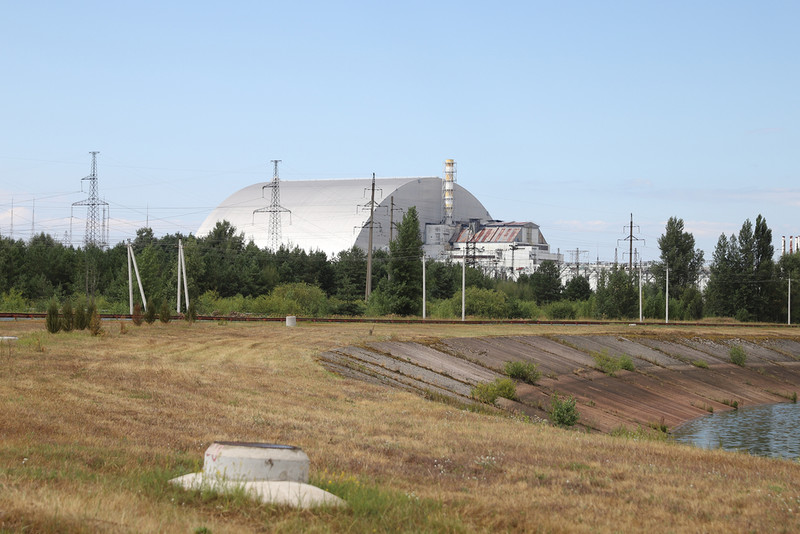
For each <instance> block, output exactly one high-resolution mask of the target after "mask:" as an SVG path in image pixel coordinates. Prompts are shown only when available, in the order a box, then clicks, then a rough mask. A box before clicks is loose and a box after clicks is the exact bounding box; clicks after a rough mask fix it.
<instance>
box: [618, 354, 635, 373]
mask: <svg viewBox="0 0 800 534" xmlns="http://www.w3.org/2000/svg"><path fill="white" fill-rule="evenodd" d="M618 361H619V366H620V368H621V369H625V370H626V371H635V370H636V367H634V365H633V359H632V358H631V357H630V356H628V355H627V354H621V355H620V357H619V358H618Z"/></svg>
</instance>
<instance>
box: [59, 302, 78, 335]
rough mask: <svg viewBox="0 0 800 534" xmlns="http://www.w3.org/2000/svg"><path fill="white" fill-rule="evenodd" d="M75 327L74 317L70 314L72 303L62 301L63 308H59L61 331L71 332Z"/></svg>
mask: <svg viewBox="0 0 800 534" xmlns="http://www.w3.org/2000/svg"><path fill="white" fill-rule="evenodd" d="M74 327H75V316H74V314H73V313H72V302H71V301H70V300H69V299H67V300H66V301H64V306H62V308H61V330H63V331H64V332H72V329H73V328H74Z"/></svg>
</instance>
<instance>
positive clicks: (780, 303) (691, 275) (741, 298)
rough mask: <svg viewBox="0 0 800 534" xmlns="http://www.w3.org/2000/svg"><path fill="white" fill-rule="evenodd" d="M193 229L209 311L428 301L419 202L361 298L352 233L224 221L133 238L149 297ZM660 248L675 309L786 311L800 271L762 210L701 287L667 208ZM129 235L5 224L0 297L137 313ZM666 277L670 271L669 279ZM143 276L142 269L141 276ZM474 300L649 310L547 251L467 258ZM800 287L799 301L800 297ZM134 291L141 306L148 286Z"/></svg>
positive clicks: (690, 241) (545, 307)
mask: <svg viewBox="0 0 800 534" xmlns="http://www.w3.org/2000/svg"><path fill="white" fill-rule="evenodd" d="M179 240H180V241H182V244H183V249H184V257H185V263H186V270H187V274H188V287H189V295H190V296H191V298H192V302H193V306H194V307H195V309H196V311H197V313H199V314H204V315H205V314H215V313H217V314H231V313H254V314H262V315H277V316H279V315H283V314H296V315H368V316H381V315H388V314H394V315H403V316H419V315H421V313H422V261H421V258H422V257H423V255H422V239H421V236H420V232H419V218H418V215H417V212H416V210H415V209H414V208H411V209H409V210H408V212H407V213H406V214H405V216H404V217H403V220H402V221H401V222H400V223H399V224H398V228H397V235H396V238H395V239H394V240H393V241H392V242H391V243H390V245H389V250H388V251H383V250H376V251H375V252H374V253H373V261H372V279H373V281H374V282H373V285H374V287H375V290H374V291H373V292H372V294H371V295H370V298H369V300H368V301H367V302H365V301H364V295H365V278H366V276H365V275H366V269H367V257H366V253H365V252H364V251H363V250H361V249H359V248H357V247H353V248H351V249H349V250H345V251H342V252H339V253H338V254H336V255H334V256H333V257H330V258H329V257H328V256H327V255H326V254H325V253H324V252H321V251H305V250H301V249H299V248H290V247H285V246H282V247H281V248H280V249H278V250H269V249H262V248H259V247H257V246H256V245H255V244H254V243H253V242H252V241H247V240H245V238H244V234H242V233H239V232H237V230H236V228H235V227H233V226H232V225H231V224H230V223H229V222H227V221H221V222H218V223H217V224H216V226H215V227H214V229H213V230H212V231H211V232H210V233H209V234H208V235H206V236H202V237H197V236H194V235H191V234H190V235H182V234H170V235H165V236H162V237H156V236H155V235H154V234H153V231H152V230H151V229H150V228H142V229H140V230H138V231H137V233H136V238H135V239H134V240H133V241H131V243H130V244H131V247H132V250H133V252H134V256H135V258H136V263H137V266H138V270H139V273H140V277H141V282H142V285H143V287H144V290H145V295H146V298H147V304H148V307H151V308H156V309H170V308H171V309H174V308H175V303H176V298H177V295H176V284H177V268H178V241H179ZM658 245H659V249H660V251H661V254H660V260H659V261H658V262H656V263H655V264H654V265H653V266H652V268H651V273H650V274H651V275H652V276H651V278H650V279H649V280H648V281H646V282H645V281H644V280H643V284H642V286H643V287H642V293H643V302H642V306H643V314H644V316H645V317H646V318H648V319H664V318H665V314H666V309H667V307H666V304H667V299H669V317H670V319H671V320H698V319H701V318H704V317H712V316H715V317H732V318H735V319H738V320H741V321H782V320H783V319H785V318H786V308H787V305H788V293H787V288H788V280H789V278H790V277H791V276H797V275H798V273H800V253H795V254H791V255H784V256H782V257H781V258H780V259H779V260H778V261H777V262H775V260H774V257H773V256H774V249H773V246H772V232H771V230H770V229H769V228H768V226H767V224H766V220H765V219H764V218H763V217H762V216H761V215H759V216H758V217H757V218H756V222H755V224H752V223H751V222H750V221H749V220H747V221H745V222H744V224H743V225H742V228H741V230H740V231H739V233H738V234H733V235H730V236H726V235H724V234H723V235H721V236H720V238H719V241H718V243H717V246H716V249H715V251H714V255H713V258H712V261H711V264H710V278H709V280H708V284H707V286H706V287H705V288H704V290H701V288H700V287H699V286H698V283H699V277H700V274H701V270H702V267H703V264H704V258H703V253H702V251H700V250H697V249H695V246H694V237H693V236H692V235H691V234H690V233H688V232H686V231H685V229H684V223H683V220H682V219H679V218H677V217H673V218H670V219H669V221H668V222H667V225H666V228H665V232H664V234H663V235H662V236H661V237H660V238H659V240H658ZM127 254H128V252H127V244H126V243H119V244H117V245H116V246H114V247H111V248H108V249H99V248H97V247H84V248H80V247H77V248H76V247H73V246H68V245H64V244H62V243H60V242H59V241H57V240H56V239H54V238H53V237H52V236H49V235H47V234H44V233H42V234H39V235H36V236H34V237H32V238H31V239H30V240H29V241H27V242H26V241H23V240H14V239H10V238H8V237H0V308H2V311H17V312H19V311H28V310H31V309H33V310H36V311H44V310H45V309H47V307H48V305H49V304H51V301H53V300H55V301H58V302H60V303H63V302H65V301H70V302H72V303H74V302H76V301H77V300H78V299H84V301H91V302H94V303H96V306H97V308H98V309H99V310H100V311H102V312H105V313H127V312H128V310H129V303H128V291H129V288H128V259H127ZM425 266H426V271H427V274H426V285H427V300H428V310H427V313H428V315H429V316H433V317H443V318H446V317H453V318H454V317H459V316H460V313H461V276H462V266H461V263H460V262H459V263H452V262H439V261H433V260H430V259H428V260H426V265H425ZM667 278H668V279H669V285H667ZM134 283H135V282H134ZM465 285H466V293H465V296H464V300H465V302H466V307H467V309H466V312H467V314H468V315H474V316H482V317H496V318H533V319H537V318H547V319H575V318H593V319H632V318H637V317H638V315H639V305H640V304H639V273H638V272H636V271H634V272H629V271H627V270H625V269H623V268H622V267H614V268H612V269H610V270H608V271H606V272H602V273H601V274H600V276H599V280H598V281H597V287H596V288H595V289H594V290H593V289H592V288H591V287H590V283H589V280H588V279H587V278H586V277H585V276H577V277H574V278H572V279H571V280H570V281H569V282H568V283H567V284H566V285H563V284H562V282H561V267H560V266H559V265H558V264H556V263H554V262H549V261H545V262H543V263H542V264H540V265H539V267H538V269H537V270H536V271H535V272H533V273H531V274H523V275H521V276H520V277H519V278H518V279H517V280H504V279H498V278H493V277H491V276H489V275H488V274H486V273H484V272H483V271H481V270H480V269H478V268H474V267H468V268H467V269H466V284H465ZM798 290H800V283H797V284H795V285H793V287H792V292H793V295H792V306H793V307H794V306H795V305H796V303H799V302H800V295H794V293H795V292H796V291H798ZM134 295H135V298H136V301H137V303H138V304H139V305H140V306H142V305H143V304H144V303H141V302H138V301H139V300H140V298H139V293H138V290H134Z"/></svg>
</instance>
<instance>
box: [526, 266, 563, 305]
mask: <svg viewBox="0 0 800 534" xmlns="http://www.w3.org/2000/svg"><path fill="white" fill-rule="evenodd" d="M528 283H529V284H530V286H531V289H532V291H533V298H534V299H535V300H536V304H540V305H541V304H548V303H550V302H555V301H557V300H559V299H560V298H561V289H562V288H561V273H560V272H559V270H558V265H556V263H555V262H554V261H549V260H548V261H543V262H542V263H541V265H539V268H538V269H536V272H534V273H533V274H532V275H530V278H529V282H528Z"/></svg>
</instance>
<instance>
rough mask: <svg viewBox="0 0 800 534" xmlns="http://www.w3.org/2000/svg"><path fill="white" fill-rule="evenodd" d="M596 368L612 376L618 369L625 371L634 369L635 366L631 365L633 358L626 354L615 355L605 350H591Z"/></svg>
mask: <svg viewBox="0 0 800 534" xmlns="http://www.w3.org/2000/svg"><path fill="white" fill-rule="evenodd" d="M592 358H594V361H595V363H596V364H597V368H598V369H599V370H600V371H602V372H604V373H605V374H607V375H609V376H614V375H615V374H616V372H617V371H619V370H620V369H625V370H626V371H635V370H636V367H635V366H634V365H633V360H632V359H631V357H630V356H628V355H627V354H622V355H620V356H617V357H616V358H615V357H614V356H609V355H608V352H607V351H605V350H604V351H603V352H597V351H595V352H592Z"/></svg>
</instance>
